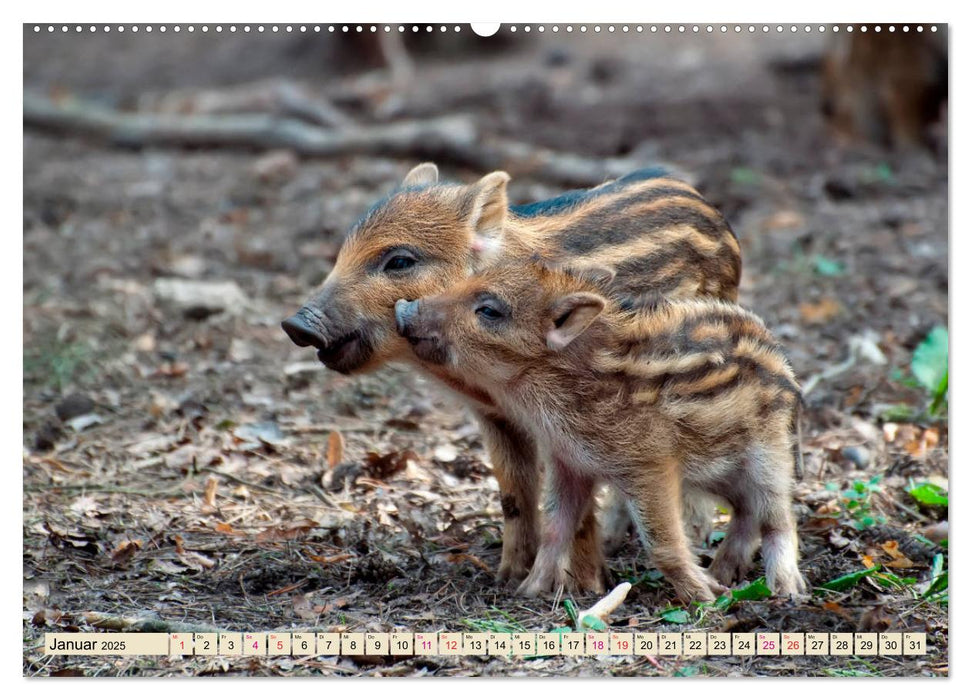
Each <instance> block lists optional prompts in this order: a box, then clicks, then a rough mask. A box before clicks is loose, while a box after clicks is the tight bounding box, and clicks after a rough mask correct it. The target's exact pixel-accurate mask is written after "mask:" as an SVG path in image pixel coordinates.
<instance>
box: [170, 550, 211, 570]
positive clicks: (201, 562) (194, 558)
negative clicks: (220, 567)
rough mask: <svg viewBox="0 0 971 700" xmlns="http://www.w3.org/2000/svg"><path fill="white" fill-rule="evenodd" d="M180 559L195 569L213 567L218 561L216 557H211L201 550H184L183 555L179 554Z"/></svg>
mask: <svg viewBox="0 0 971 700" xmlns="http://www.w3.org/2000/svg"><path fill="white" fill-rule="evenodd" d="M179 561H181V562H182V563H183V564H185V565H186V566H188V567H189V568H190V569H193V570H195V571H202V570H203V569H211V568H212V567H214V566H215V565H216V561H215V560H214V559H211V558H209V557H207V556H206V555H205V554H201V553H200V552H188V551H184V552H183V553H182V554H181V555H179Z"/></svg>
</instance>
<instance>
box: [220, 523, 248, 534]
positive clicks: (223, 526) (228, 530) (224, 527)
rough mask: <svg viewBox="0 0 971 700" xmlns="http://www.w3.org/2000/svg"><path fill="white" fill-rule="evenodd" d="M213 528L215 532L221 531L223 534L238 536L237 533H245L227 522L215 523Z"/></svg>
mask: <svg viewBox="0 0 971 700" xmlns="http://www.w3.org/2000/svg"><path fill="white" fill-rule="evenodd" d="M215 529H216V532H219V533H222V534H223V535H235V536H239V535H243V534H245V533H243V532H240V531H239V530H236V529H234V528H233V526H232V525H230V524H229V523H216V528H215Z"/></svg>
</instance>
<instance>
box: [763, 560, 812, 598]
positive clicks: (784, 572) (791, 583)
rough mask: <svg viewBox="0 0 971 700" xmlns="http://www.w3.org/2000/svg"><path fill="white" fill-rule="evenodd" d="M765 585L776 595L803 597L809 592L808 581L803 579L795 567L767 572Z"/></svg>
mask: <svg viewBox="0 0 971 700" xmlns="http://www.w3.org/2000/svg"><path fill="white" fill-rule="evenodd" d="M765 583H766V585H767V586H768V587H769V590H771V591H772V593H774V594H775V595H780V596H788V595H801V594H803V593H805V592H806V591H807V590H808V586H807V585H806V579H804V578H803V577H802V574H800V573H799V570H798V569H797V568H795V565H793V566H792V567H791V568H789V567H786V568H784V569H780V570H778V571H775V572H767V573H766V576H765Z"/></svg>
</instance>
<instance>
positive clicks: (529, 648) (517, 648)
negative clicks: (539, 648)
mask: <svg viewBox="0 0 971 700" xmlns="http://www.w3.org/2000/svg"><path fill="white" fill-rule="evenodd" d="M512 653H513V656H535V655H536V633H535V632H514V633H513V635H512Z"/></svg>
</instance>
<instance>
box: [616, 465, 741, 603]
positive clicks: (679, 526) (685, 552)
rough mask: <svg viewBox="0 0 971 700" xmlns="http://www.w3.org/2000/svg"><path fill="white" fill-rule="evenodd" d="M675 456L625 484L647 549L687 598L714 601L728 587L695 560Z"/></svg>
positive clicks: (649, 466)
mask: <svg viewBox="0 0 971 700" xmlns="http://www.w3.org/2000/svg"><path fill="white" fill-rule="evenodd" d="M678 466H679V465H678V463H677V461H675V460H673V459H671V460H667V461H664V462H659V463H654V464H650V465H648V466H646V467H645V468H644V469H643V470H640V471H639V472H638V473H637V474H635V475H632V476H631V478H630V479H629V480H625V482H626V483H624V484H621V485H622V486H623V487H624V490H625V491H627V493H628V494H629V495H630V497H631V505H632V509H631V514H632V515H633V516H634V524H635V525H636V526H637V531H638V534H639V535H640V537H641V540H642V542H643V543H644V547H645V549H649V550H650V551H652V552H653V557H654V563H655V565H656V566H657V568H659V569H660V570H661V573H663V574H664V576H665V578H667V580H668V581H669V582H670V583H671V585H672V586H674V590H675V592H676V593H677V595H678V598H680V599H681V600H682V601H683V602H690V601H711V600H714V599H715V597H716V596H718V595H719V594H721V593H723V592H725V591H726V590H727V589H726V588H725V587H724V586H722V585H721V584H719V583H718V582H717V581H715V579H713V578H712V577H711V576H710V575H709V574H708V572H706V571H705V570H704V569H702V568H701V567H700V566H699V565H698V562H697V561H695V558H694V556H693V555H692V554H691V550H690V549H689V548H688V540H687V537H685V532H684V525H683V523H682V521H681V516H682V513H681V477H680V474H679V469H678Z"/></svg>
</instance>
